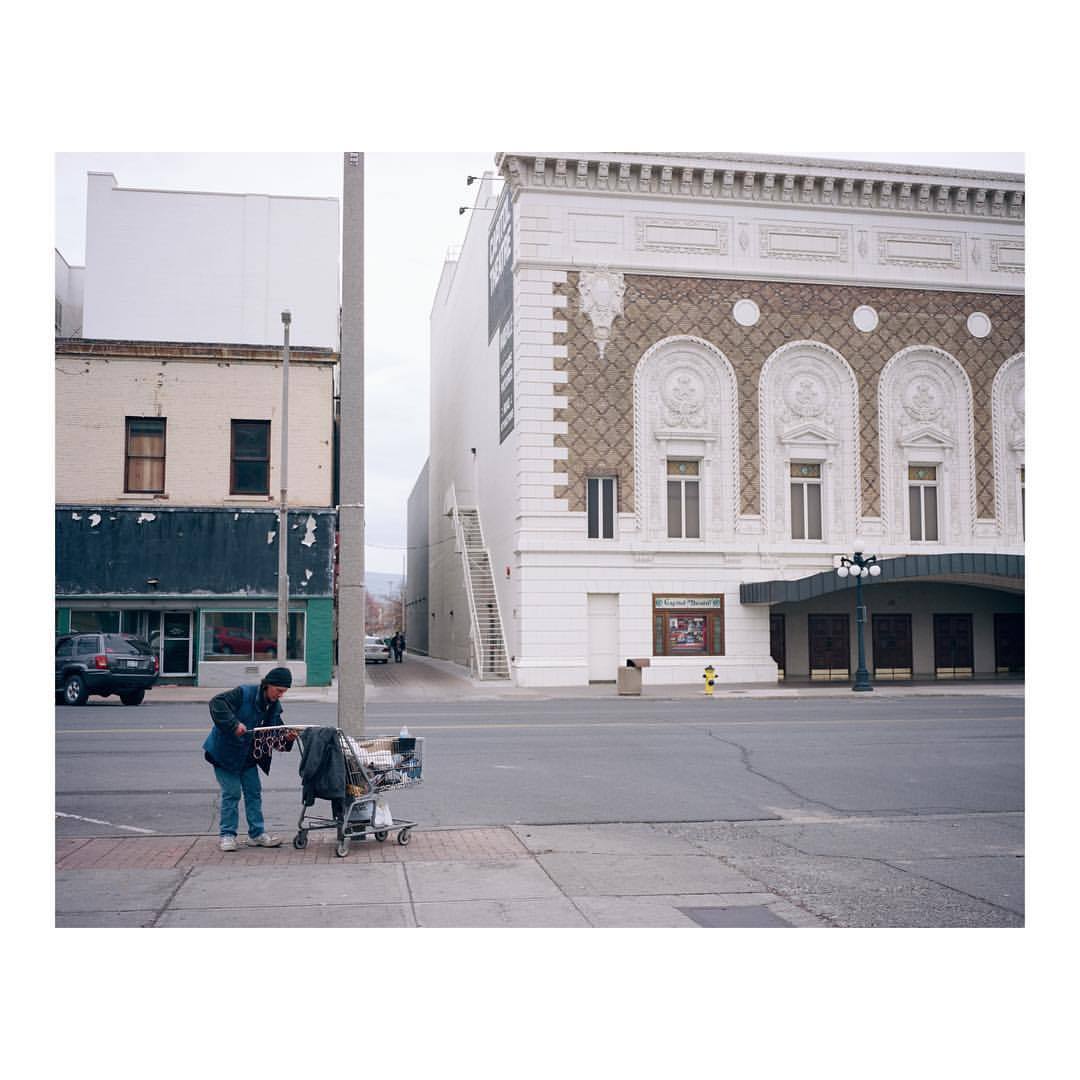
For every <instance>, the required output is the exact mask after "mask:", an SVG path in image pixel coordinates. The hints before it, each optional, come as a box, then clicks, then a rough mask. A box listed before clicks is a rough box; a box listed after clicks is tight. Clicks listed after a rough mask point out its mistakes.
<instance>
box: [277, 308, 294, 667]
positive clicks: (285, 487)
mask: <svg viewBox="0 0 1080 1080" xmlns="http://www.w3.org/2000/svg"><path fill="white" fill-rule="evenodd" d="M281 325H282V327H283V328H284V331H285V342H284V345H283V347H282V350H281V506H280V508H279V510H278V564H277V581H278V587H277V662H278V663H279V664H286V663H287V662H288V658H289V652H288V642H289V327H290V326H291V325H292V313H291V312H289V311H283V312H282V313H281Z"/></svg>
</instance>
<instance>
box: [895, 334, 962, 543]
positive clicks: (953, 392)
mask: <svg viewBox="0 0 1080 1080" xmlns="http://www.w3.org/2000/svg"><path fill="white" fill-rule="evenodd" d="M972 431H973V424H972V406H971V383H970V381H969V380H968V377H967V373H966V372H965V371H964V369H963V368H962V367H961V366H960V364H959V362H958V361H957V360H956V358H955V357H953V356H951V355H950V354H949V353H947V352H944V351H943V350H942V349H935V348H933V347H932V346H928V345H915V346H912V347H911V348H908V349H904V350H902V351H901V352H898V353H897V354H896V355H895V356H894V357H892V359H891V360H889V362H888V363H887V364H886V365H885V368H884V369H883V371H882V372H881V379H880V381H879V383H878V434H879V437H880V440H881V516H882V522H883V525H884V527H885V531H886V535H887V536H889V537H890V539H892V540H893V541H894V542H896V543H904V542H907V543H909V544H911V545H913V546H916V547H921V546H922V545H924V544H938V543H945V542H950V543H954V544H964V543H968V542H969V541H970V540H971V538H972V536H973V529H974V521H975V488H974V484H973V482H972V478H973V476H974V472H975V469H974V445H973V442H972Z"/></svg>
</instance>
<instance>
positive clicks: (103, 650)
mask: <svg viewBox="0 0 1080 1080" xmlns="http://www.w3.org/2000/svg"><path fill="white" fill-rule="evenodd" d="M157 677H158V662H157V657H156V656H155V655H154V650H153V649H151V648H150V646H149V645H148V644H147V643H146V642H145V641H143V640H142V639H141V638H137V637H133V636H132V635H131V634H61V635H60V636H59V637H57V639H56V704H57V705H85V704H86V699H87V698H88V697H89V696H90V695H91V694H94V695H96V696H97V697H108V696H109V695H110V694H117V695H118V696H119V698H120V700H121V701H122V702H123V703H124V704H125V705H138V704H139V703H140V702H141V701H142V699H143V695H144V694H145V693H146V691H147V690H149V689H150V687H151V686H153V685H154V683H156V682H157Z"/></svg>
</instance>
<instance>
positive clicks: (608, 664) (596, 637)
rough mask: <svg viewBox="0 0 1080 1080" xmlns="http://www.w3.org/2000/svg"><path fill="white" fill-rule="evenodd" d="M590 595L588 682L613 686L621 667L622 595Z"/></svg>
mask: <svg viewBox="0 0 1080 1080" xmlns="http://www.w3.org/2000/svg"><path fill="white" fill-rule="evenodd" d="M587 595H588V611H589V682H614V681H615V678H616V674H617V672H616V669H617V668H618V666H619V594H618V593H588V594H587Z"/></svg>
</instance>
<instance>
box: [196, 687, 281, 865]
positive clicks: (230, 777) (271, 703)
mask: <svg viewBox="0 0 1080 1080" xmlns="http://www.w3.org/2000/svg"><path fill="white" fill-rule="evenodd" d="M290 686H292V673H291V672H290V671H289V669H288V668H284V667H276V668H274V669H273V670H272V671H269V672H267V673H266V675H265V676H264V677H263V680H262V682H260V683H259V684H258V685H249V686H238V687H236V689H235V690H226V691H224V692H223V693H220V694H218V695H217V697H215V698H212V699H211V701H210V718H211V719H212V720H213V722H214V726H213V728H212V729H211V731H210V734H209V735H207V737H206V741H205V742H204V743H203V745H202V748H203V756H204V757H205V758H206V760H207V761H209V762H210V764H211V765H213V767H214V776H216V777H217V782H218V784H219V786H220V787H221V826H220V828H219V832H220V835H221V840H220V846H221V850H222V851H236V848H237V844H236V831H237V827H238V825H239V823H240V798H241V796H242V797H243V799H244V815H245V817H246V818H247V826H248V840H247V843H248V844H249V845H251V846H253V847H279V846H280V844H281V839H280V837H277V836H271V835H270V834H269V833H268V832H266V830H265V826H264V823H263V815H262V782H261V780H260V779H259V769H262V771H263V772H265V773H266V774H267V775H269V773H270V757H271V750H270V748H269V747H266V748H265V752H262V749H263V748H262V746H260V755H259V757H258V759H256V757H255V735H254V732H253V729H254V728H261V727H274V726H281V725H283V724H284V721H283V720H282V718H281V717H282V713H281V699H282V698H283V697H284V696H285V692H286V691H287V690H288V689H289V687H290ZM295 737H296V735H295V732H293V731H287V732H285V733H284V739H283V742H284V746H281V742H280V741H279V744H278V745H279V749H284V750H286V751H288V750H292V743H293V739H294V738H295Z"/></svg>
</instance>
